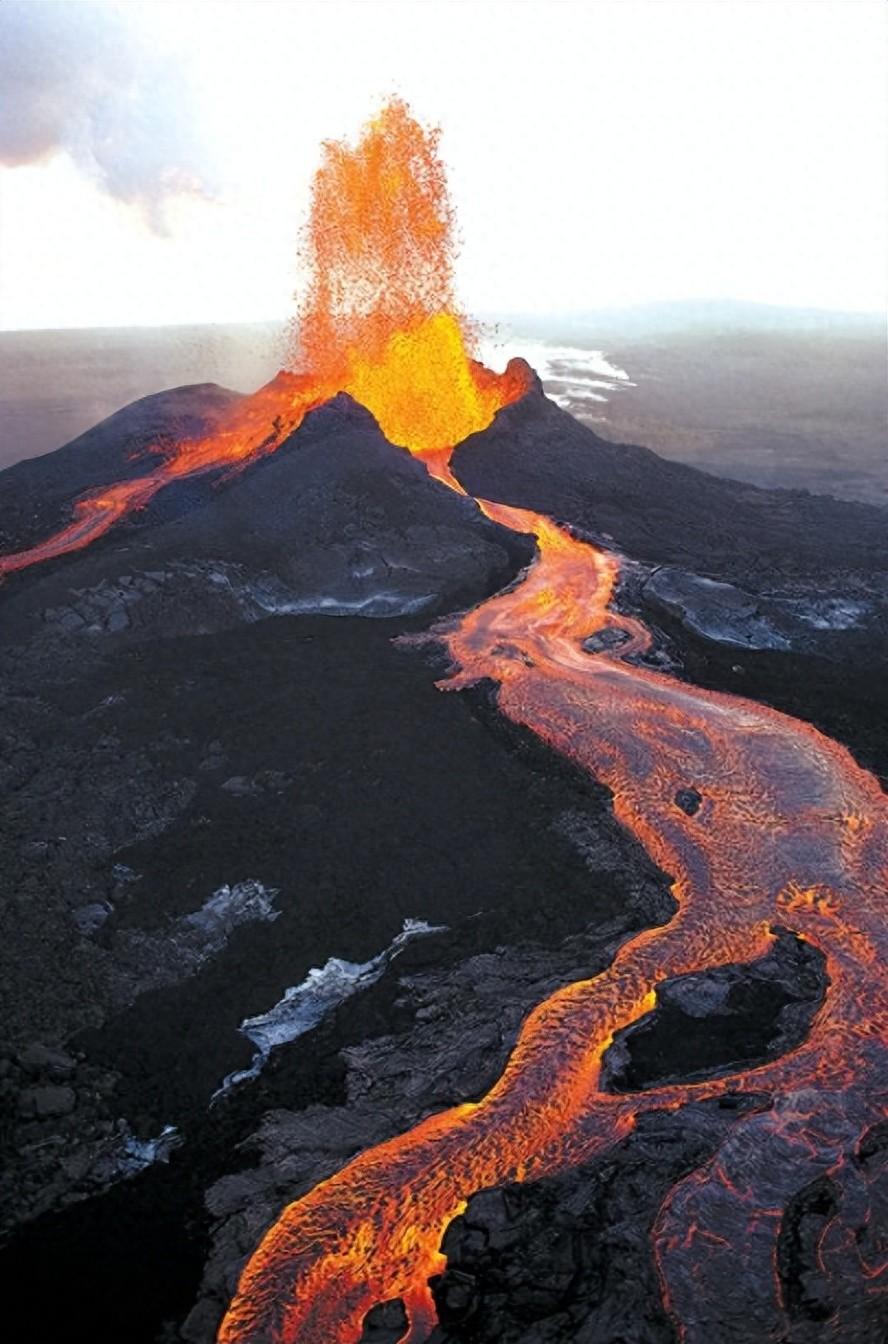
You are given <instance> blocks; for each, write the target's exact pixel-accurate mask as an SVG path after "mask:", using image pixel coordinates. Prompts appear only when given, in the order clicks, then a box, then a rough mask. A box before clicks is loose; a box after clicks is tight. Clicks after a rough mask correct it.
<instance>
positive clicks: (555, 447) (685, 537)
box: [451, 391, 888, 592]
mask: <svg viewBox="0 0 888 1344" xmlns="http://www.w3.org/2000/svg"><path fill="white" fill-rule="evenodd" d="M451 467H452V469H453V472H454V474H455V475H456V477H457V479H458V480H459V481H460V482H461V483H462V485H464V486H465V488H466V489H467V490H468V491H469V492H470V493H471V494H473V495H477V496H480V497H482V498H485V499H492V500H498V501H500V502H502V503H505V504H512V505H516V506H518V507H522V508H528V509H534V510H537V511H538V512H541V513H547V514H550V515H551V516H553V517H555V518H556V519H558V520H559V521H562V522H566V523H570V524H572V525H573V526H575V527H577V528H579V529H581V530H583V531H585V532H588V533H591V534H594V535H595V536H597V537H603V538H604V539H605V540H610V541H611V542H612V543H613V544H614V545H615V546H616V547H617V548H618V549H620V550H622V551H624V552H626V553H627V554H628V555H631V556H633V557H634V558H636V559H639V560H645V561H653V562H656V563H658V564H664V563H666V564H673V565H680V566H684V567H686V568H689V569H691V570H697V571H700V572H701V573H704V574H707V575H710V576H711V577H714V578H719V579H727V580H729V581H735V582H739V583H741V585H742V586H744V587H745V588H746V589H748V590H749V591H751V592H763V591H766V590H767V589H768V588H769V587H770V586H771V585H773V583H774V582H775V578H776V579H779V578H780V577H781V576H783V577H787V576H791V575H792V576H796V577H812V578H817V577H818V576H822V575H824V574H828V573H830V572H831V571H837V572H848V571H850V572H852V573H862V574H865V575H867V576H872V575H873V574H874V573H881V574H882V575H885V574H888V528H886V526H885V514H884V510H881V509H877V508H873V507H869V506H867V505H864V504H851V503H845V502H840V501H838V500H834V499H831V498H828V497H825V496H816V495H809V494H808V493H807V492H805V491H791V490H763V489H759V488H757V487H755V486H751V485H745V484H741V483H740V482H737V481H729V480H723V479H721V478H720V477H717V476H711V475H709V474H708V473H706V472H703V471H698V470H696V469H695V468H693V467H687V466H683V465H682V464H680V463H678V462H672V461H668V460H667V459H665V458H662V457H659V456H658V455H657V454H656V453H653V452H651V450H650V449H648V448H641V447H638V446H636V445H634V444H617V443H611V442H608V441H607V440H605V439H602V438H599V436H598V435H597V434H595V433H594V432H593V431H592V430H591V429H589V428H588V427H587V426H585V425H583V424H581V423H580V422H579V421H578V420H575V419H574V418H573V416H571V415H569V414H568V413H567V411H564V410H562V409H561V408H560V407H558V406H556V405H555V403H554V402H552V401H550V400H548V398H546V397H545V396H544V395H542V393H541V392H539V391H531V392H530V393H529V394H528V395H527V396H525V397H523V398H521V400H519V401H517V402H514V403H513V404H512V405H510V406H506V407H505V408H504V409H503V410H502V411H500V412H499V414H498V415H497V416H496V418H495V420H494V422H493V424H492V425H490V426H489V428H488V429H486V430H483V431H482V432H481V433H479V434H473V435H471V436H470V437H469V438H468V439H466V440H465V441H464V442H463V443H462V444H460V445H459V446H458V447H457V449H456V451H455V452H454V454H453V458H452V461H451Z"/></svg>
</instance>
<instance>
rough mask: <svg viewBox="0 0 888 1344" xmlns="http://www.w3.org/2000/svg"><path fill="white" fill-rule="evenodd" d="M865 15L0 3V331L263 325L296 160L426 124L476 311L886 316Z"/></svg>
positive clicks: (879, 119) (262, 1)
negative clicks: (653, 304) (395, 104)
mask: <svg viewBox="0 0 888 1344" xmlns="http://www.w3.org/2000/svg"><path fill="white" fill-rule="evenodd" d="M886 29H888V7H886V5H885V4H884V3H883V0H503V2H502V3H501V2H500V0H351V2H350V0H324V2H323V3H319V2H315V0H289V2H286V0H243V2H241V0H192V2H191V3H189V2H188V0H169V3H156V2H155V0H152V2H150V3H140V0H126V3H120V4H114V3H92V2H91V0H65V2H63V3H60V4H59V3H55V0H3V2H2V3H0V164H3V165H5V166H3V167H0V326H2V327H6V328H9V327H19V326H30V327H53V326H64V325H98V324H119V323H124V324H130V323H132V324H135V323H153V322H181V321H207V320H220V321H223V320H237V319H241V318H244V319H247V318H262V317H270V316H276V315H279V314H283V313H286V312H287V311H288V309H289V306H290V296H291V294H292V291H293V289H294V287H295V286H297V285H298V283H299V274H298V269H297V263H296V248H297V242H298V233H299V228H300V225H301V223H302V221H303V220H304V218H305V214H306V209H307V203H308V190H309V185H310V180H311V175H312V172H313V170H314V168H315V166H316V164H317V161H318V147H319V144H320V142H321V140H323V139H325V138H338V137H341V136H343V135H344V136H347V137H349V138H351V137H353V136H354V135H355V134H356V133H357V131H358V130H359V128H360V125H361V123H362V122H363V121H364V120H365V119H366V118H367V117H368V116H369V115H371V114H372V113H373V111H374V110H375V109H376V108H377V107H378V105H379V103H380V101H381V100H382V99H383V98H384V97H385V96H386V95H387V94H390V93H393V92H397V93H399V94H401V95H403V96H404V97H406V98H407V100H408V101H409V102H410V104H411V105H412V107H413V109H414V111H415V112H416V114H417V115H418V116H420V117H421V119H423V120H424V121H426V122H433V123H438V124H440V125H441V126H442V127H443V140H442V149H443V153H444V157H445V159H446V161H447V163H448V166H449V170H450V182H451V189H452V194H453V198H454V201H455V203H456V206H457V211H458V216H459V221H460V233H461V236H462V251H461V255H460V259H459V264H458V278H459V288H460V295H461V298H462V301H463V303H464V305H465V306H466V307H467V308H469V309H470V310H473V311H484V310H487V311H489V310H499V311H505V312H509V311H512V312H514V311H539V312H551V311H564V310H580V309H589V308H596V307H602V306H608V305H616V304H623V303H635V302H645V301H648V300H655V299H661V298H688V297H734V298H740V299H752V300H761V301H765V302H770V303H778V304H801V305H807V306H823V307H832V308H841V307H847V308H859V309H878V308H881V307H884V305H885V302H886V285H888V281H886V264H888V263H886V237H888V219H886V215H888V180H886V174H888V167H886V164H888V64H886V35H888V33H886Z"/></svg>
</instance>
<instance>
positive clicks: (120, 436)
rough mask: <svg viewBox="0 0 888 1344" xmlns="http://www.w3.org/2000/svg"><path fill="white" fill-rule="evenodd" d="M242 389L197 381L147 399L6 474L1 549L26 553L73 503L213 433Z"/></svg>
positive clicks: (0, 479)
mask: <svg viewBox="0 0 888 1344" xmlns="http://www.w3.org/2000/svg"><path fill="white" fill-rule="evenodd" d="M240 399H241V393H239V392H231V391H229V390H228V389H227V388H224V387H219V386H217V385H216V384H215V383H195V384H192V385H190V386H187V387H174V388H171V389H170V390H169V391H166V392H155V393H154V394H153V395H151V396H149V397H141V398H140V399H139V400H138V401H133V402H131V403H130V405H128V406H124V407H123V409H122V410H120V411H115V413H114V414H113V415H109V416H108V418H107V419H106V420H102V421H101V422H100V423H99V424H97V425H94V426H93V427H92V429H88V430H87V431H86V432H85V433H84V434H80V435H79V436H78V437H77V438H76V439H72V441H71V442H70V443H68V444H65V446H64V447H62V448H58V449H56V451H55V452H52V453H46V454H44V455H43V456H41V457H32V458H28V459H27V460H25V461H23V462H17V463H16V464H15V465H14V466H11V467H7V468H6V470H5V471H3V472H2V473H0V553H2V552H4V551H18V550H24V549H25V548H26V547H28V546H33V545H34V544H35V542H38V541H42V539H43V538H44V537H45V536H47V535H48V534H49V533H50V532H54V531H55V530H56V529H57V528H59V527H61V526H63V525H64V523H65V522H67V520H68V517H69V515H70V505H71V503H72V501H73V500H75V499H77V498H78V497H79V496H80V495H82V494H84V493H86V492H87V491H88V490H92V489H95V488H96V486H101V485H107V484H109V483H110V482H112V481H125V480H130V479H132V478H133V477H135V476H141V475H144V474H145V473H146V472H148V471H150V470H151V468H152V467H154V466H157V464H158V462H159V461H160V454H159V452H151V451H150V450H151V449H152V448H154V449H164V448H168V447H171V446H172V445H173V444H174V443H176V442H177V441H179V440H181V439H184V438H193V437H196V436H198V435H201V434H205V433H207V432H209V431H210V430H212V429H213V428H214V427H215V426H216V425H217V424H218V423H219V421H220V420H221V418H222V417H223V416H224V415H225V413H226V412H227V411H229V410H230V409H231V408H232V407H233V406H234V405H236V404H237V402H238V401H240Z"/></svg>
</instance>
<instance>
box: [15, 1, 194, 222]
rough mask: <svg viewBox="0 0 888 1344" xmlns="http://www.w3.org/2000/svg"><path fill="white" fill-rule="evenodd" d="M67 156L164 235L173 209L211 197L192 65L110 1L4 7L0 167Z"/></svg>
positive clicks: (29, 2)
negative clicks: (184, 198)
mask: <svg viewBox="0 0 888 1344" xmlns="http://www.w3.org/2000/svg"><path fill="white" fill-rule="evenodd" d="M60 153H61V154H67V155H68V156H69V157H70V158H71V159H72V160H73V162H74V163H75V164H76V165H77V166H78V168H79V169H81V170H82V171H83V172H85V173H86V174H88V175H89V176H90V177H92V178H93V179H94V180H95V181H96V183H97V184H98V185H99V186H100V187H101V188H102V190H104V191H106V192H107V193H108V194H109V195H110V196H112V197H114V198H115V199H117V200H119V201H123V202H125V203H126V204H127V205H133V206H135V207H136V208H137V209H139V210H140V211H141V212H142V214H143V215H144V217H145V219H146V220H147V222H148V223H149V225H150V226H151V227H152V228H153V229H155V230H156V231H157V232H161V233H162V232H165V231H166V226H165V205H166V203H167V201H168V200H169V199H170V197H172V196H175V195H180V194H182V193H189V194H197V195H201V196H205V197H208V198H209V197H212V196H213V195H214V194H215V184H214V182H213V180H212V178H213V174H212V173H211V171H210V170H208V166H207V153H206V150H205V148H204V146H203V145H202V143H201V139H200V136H199V134H198V131H197V129H196V124H195V117H194V112H193V108H192V105H191V94H190V89H189V86H188V83H187V80H186V78H185V76H184V73H183V70H182V68H181V67H180V66H177V65H176V63H175V61H174V60H172V59H171V58H170V56H169V55H168V54H165V53H162V52H161V51H159V50H158V49H156V48H155V47H154V46H153V45H152V44H150V43H149V42H148V41H146V40H145V39H143V38H141V37H140V36H139V35H138V34H137V33H136V32H135V30H134V29H133V28H132V27H131V26H130V24H128V23H127V22H126V20H125V18H124V16H123V13H122V12H120V11H117V10H115V9H113V8H111V7H110V6H108V5H106V4H99V3H92V2H91V0H86V2H85V3H79V4H69V3H61V2H59V0H43V3H41V4H34V3H32V2H31V0H4V3H3V4H0V164H2V165H4V166H6V167H17V166H20V165H23V164H31V163H37V162H40V161H41V160H44V159H48V158H50V157H52V156H53V155H55V154H60Z"/></svg>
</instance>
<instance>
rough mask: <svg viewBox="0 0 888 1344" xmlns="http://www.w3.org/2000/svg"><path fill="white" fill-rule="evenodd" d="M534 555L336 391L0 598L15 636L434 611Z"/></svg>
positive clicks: (497, 581)
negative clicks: (296, 424) (282, 439)
mask: <svg viewBox="0 0 888 1344" xmlns="http://www.w3.org/2000/svg"><path fill="white" fill-rule="evenodd" d="M62 451H63V452H64V451H67V450H62ZM40 461H42V459H40ZM31 466H32V464H30V463H25V464H23V467H24V468H28V467H31ZM532 555H533V542H532V541H531V539H530V538H527V537H521V536H516V534H514V533H512V532H510V531H509V530H508V529H506V528H502V527H499V526H498V525H497V524H495V523H492V522H490V521H489V520H488V519H487V518H485V517H484V515H483V514H482V513H481V511H480V509H479V508H478V506H477V505H476V504H475V502H474V501H473V500H471V499H467V498H465V497H464V496H461V495H459V494H457V493H456V492H455V491H453V490H450V489H449V488H448V487H446V486H444V485H442V484H441V483H440V482H438V481H436V480H434V479H433V478H431V477H430V476H429V474H428V472H427V471H426V469H425V467H424V466H423V465H422V464H421V463H420V462H419V461H417V460H416V459H415V458H414V457H413V456H412V455H411V454H410V453H409V452H407V451H406V450H405V449H402V448H396V447H394V446H393V445H392V444H390V443H388V442H387V441H386V439H385V438H384V437H383V435H382V433H381V432H380V430H379V427H378V425H377V424H376V421H375V420H374V419H373V417H372V416H371V415H370V413H369V412H368V411H365V410H364V409H363V408H362V407H360V406H358V405H357V404H356V403H355V402H353V401H352V400H351V398H349V397H348V396H346V395H345V394H340V395H339V396H337V397H335V398H334V399H333V400H332V401H330V402H328V403H327V404H326V405H325V406H323V407H321V408H319V409H318V410H316V411H314V412H312V413H311V414H309V415H308V416H307V417H306V419H305V421H304V423H303V424H302V426H301V427H300V428H299V429H298V430H297V431H296V432H295V433H294V434H293V435H291V437H290V438H289V439H288V440H287V441H286V443H284V444H283V445H282V446H281V447H280V448H279V449H278V451H277V452H275V453H274V454H272V455H270V456H268V457H266V458H262V459H260V460H258V461H255V462H252V463H251V464H249V465H248V466H247V467H246V468H244V469H243V470H241V471H240V472H237V473H231V472H227V473H221V472H215V473H213V474H212V475H211V476H207V475H205V476H202V477H199V478H189V479H187V480H184V481H181V482H176V483H174V484H173V485H171V486H169V487H167V488H166V489H164V490H162V491H160V492H159V493H158V495H156V496H155V498H154V499H153V500H152V501H151V503H150V504H149V506H148V507H147V508H146V509H144V510H142V511H140V512H139V513H138V514H135V515H133V516H131V517H130V518H129V519H127V520H125V521H123V522H122V523H120V524H118V526H117V527H115V528H114V529H112V530H111V532H110V533H108V534H107V535H106V536H105V537H103V538H101V539H100V540H99V541H97V542H95V543H93V545H91V546H90V547H88V548H87V549H86V550H84V551H81V552H76V553H73V554H71V555H68V556H63V557H60V558H59V559H58V560H56V561H54V562H51V563H50V564H46V565H43V566H40V567H36V568H34V569H33V570H26V571H23V572H22V573H20V574H18V575H14V576H13V577H12V578H11V580H10V581H9V585H8V592H7V593H5V594H0V601H3V598H4V597H5V601H4V602H3V606H4V620H5V629H6V631H7V634H8V636H9V637H10V638H13V639H20V638H23V637H27V636H28V635H30V634H33V633H35V632H36V631H39V630H40V629H41V628H42V629H45V630H49V631H60V632H66V633H74V634H83V633H84V632H90V633H97V632H106V633H111V634H118V633H122V632H124V631H127V630H135V631H138V632H139V633H140V634H141V635H142V636H143V637H144V636H145V635H148V634H151V635H154V634H160V633H166V634H178V633H188V632H195V631H201V630H202V631H207V630H211V629H218V628H221V627H225V626H229V625H235V624H239V623H242V622H243V621H244V620H255V619H259V618H260V617H262V616H265V615H269V614H294V613H297V614H298V613H302V612H322V613H329V614H336V615H342V614H348V613H354V614H360V615H366V616H389V615H393V614H397V613H410V612H418V611H423V612H428V613H439V612H442V611H445V610H451V609H453V608H455V607H462V606H467V605H470V604H472V603H474V602H476V601H478V600H480V599H481V598H483V597H485V596H487V595H489V594H490V593H491V592H494V591H496V589H498V588H500V587H502V586H503V585H504V584H506V583H508V582H509V581H510V580H511V579H512V578H513V577H514V576H515V574H516V573H517V572H518V571H519V570H520V569H521V568H522V567H523V566H524V565H526V564H527V563H528V562H529V560H530V559H531V558H532Z"/></svg>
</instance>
